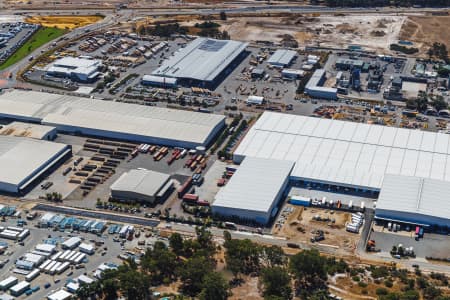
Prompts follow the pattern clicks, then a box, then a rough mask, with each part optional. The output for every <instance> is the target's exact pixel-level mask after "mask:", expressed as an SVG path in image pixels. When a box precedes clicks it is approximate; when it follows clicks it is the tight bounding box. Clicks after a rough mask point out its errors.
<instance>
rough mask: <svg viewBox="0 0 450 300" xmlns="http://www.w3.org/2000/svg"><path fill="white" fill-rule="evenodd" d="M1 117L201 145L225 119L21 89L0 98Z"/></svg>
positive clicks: (182, 111) (195, 113)
mask: <svg viewBox="0 0 450 300" xmlns="http://www.w3.org/2000/svg"><path fill="white" fill-rule="evenodd" d="M0 116H9V117H12V118H15V119H22V120H27V121H36V122H42V123H43V124H47V125H53V126H56V127H58V126H70V127H79V128H86V129H95V130H97V131H107V132H116V133H122V134H129V135H133V136H136V135H139V136H143V137H155V138H161V139H167V140H177V141H187V142H192V143H201V144H203V143H205V142H206V140H207V138H208V137H209V135H210V134H211V132H212V131H213V129H214V128H215V127H216V126H217V125H218V124H220V123H221V122H223V120H224V119H225V117H224V116H219V115H215V114H203V113H197V112H190V111H184V110H176V109H168V108H161V107H154V106H144V105H137V104H128V103H120V102H112V101H102V100H92V99H87V98H80V97H74V96H67V95H59V94H50V93H42V92H36V91H19V90H13V91H10V92H6V93H4V94H2V95H0Z"/></svg>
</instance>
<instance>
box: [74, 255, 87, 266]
mask: <svg viewBox="0 0 450 300" xmlns="http://www.w3.org/2000/svg"><path fill="white" fill-rule="evenodd" d="M85 257H86V254H84V253H81V255H80V256H78V257H77V259H76V260H75V264H77V265H78V264H79V263H81V262H82V261H83V259H84V258H85Z"/></svg>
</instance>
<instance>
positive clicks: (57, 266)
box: [49, 261, 63, 275]
mask: <svg viewBox="0 0 450 300" xmlns="http://www.w3.org/2000/svg"><path fill="white" fill-rule="evenodd" d="M62 264H63V263H62V262H59V261H57V262H56V264H55V265H54V266H53V267H52V268H51V269H50V271H49V273H50V275H55V274H56V269H58V268H59V267H60V266H61V265H62Z"/></svg>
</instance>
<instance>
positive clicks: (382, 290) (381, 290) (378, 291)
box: [375, 288, 388, 296]
mask: <svg viewBox="0 0 450 300" xmlns="http://www.w3.org/2000/svg"><path fill="white" fill-rule="evenodd" d="M375 293H376V294H377V295H378V296H383V295H387V294H388V290H387V289H385V288H377V289H376V291H375Z"/></svg>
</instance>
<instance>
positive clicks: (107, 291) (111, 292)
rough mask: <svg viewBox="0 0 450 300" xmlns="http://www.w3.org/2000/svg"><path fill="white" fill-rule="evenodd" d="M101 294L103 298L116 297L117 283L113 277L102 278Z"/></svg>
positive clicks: (112, 298) (110, 298) (106, 299)
mask: <svg viewBox="0 0 450 300" xmlns="http://www.w3.org/2000/svg"><path fill="white" fill-rule="evenodd" d="M102 285H103V294H104V295H105V300H114V299H117V291H118V285H117V282H116V281H115V280H113V279H106V280H102Z"/></svg>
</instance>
